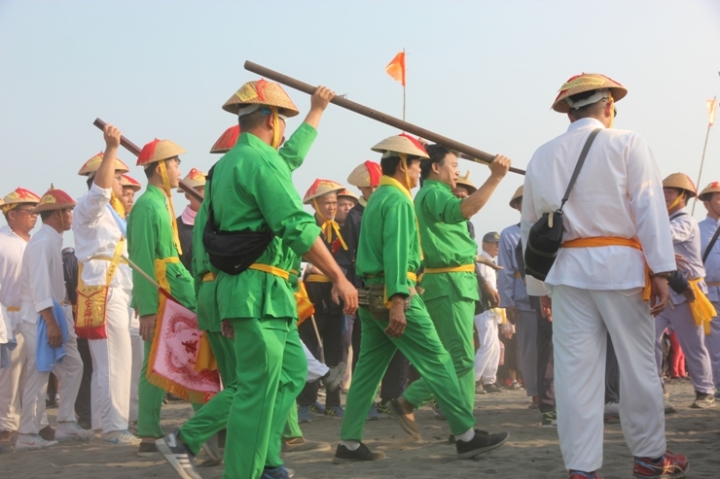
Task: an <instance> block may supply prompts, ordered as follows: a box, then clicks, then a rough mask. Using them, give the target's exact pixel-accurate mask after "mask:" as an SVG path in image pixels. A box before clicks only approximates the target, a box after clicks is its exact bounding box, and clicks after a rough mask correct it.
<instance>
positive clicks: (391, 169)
mask: <svg viewBox="0 0 720 479" xmlns="http://www.w3.org/2000/svg"><path fill="white" fill-rule="evenodd" d="M413 161H420V157H418V156H408V157H407V164H408V167H410V165H411V164H412V162H413ZM399 164H400V157H399V156H389V157H387V158H383V159H381V160H380V168H382V174H383V175H385V176H393V175H395V173H397V169H398V165H399Z"/></svg>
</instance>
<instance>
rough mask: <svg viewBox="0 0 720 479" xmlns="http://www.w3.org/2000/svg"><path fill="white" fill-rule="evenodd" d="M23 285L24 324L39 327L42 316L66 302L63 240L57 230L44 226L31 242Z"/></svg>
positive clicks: (22, 310) (22, 307)
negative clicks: (37, 325) (41, 314)
mask: <svg viewBox="0 0 720 479" xmlns="http://www.w3.org/2000/svg"><path fill="white" fill-rule="evenodd" d="M20 285H21V293H20V295H21V297H22V306H21V307H20V316H21V319H22V320H23V321H27V322H29V323H33V324H34V323H37V319H38V313H39V312H40V311H42V310H44V309H47V308H51V307H52V306H53V301H57V302H58V303H61V304H62V303H63V302H65V298H66V296H67V294H66V291H65V279H64V276H63V262H62V236H61V235H60V233H58V232H57V231H55V229H54V228H52V227H50V226H48V225H45V224H44V225H42V226H41V227H40V230H39V231H38V232H37V233H35V234H34V235H33V237H32V238H30V241H29V242H28V244H27V248H25V253H24V254H23V259H22V272H21V273H20Z"/></svg>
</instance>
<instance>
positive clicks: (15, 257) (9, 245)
mask: <svg viewBox="0 0 720 479" xmlns="http://www.w3.org/2000/svg"><path fill="white" fill-rule="evenodd" d="M26 246H27V241H25V240H24V239H22V238H21V237H20V236H18V235H17V234H15V232H14V231H13V230H11V229H10V227H9V226H7V225H5V226H3V227H0V284H2V286H3V287H2V289H0V303H1V304H2V305H3V306H4V307H5V308H19V307H20V305H21V303H22V299H21V297H20V271H21V267H22V257H23V252H24V251H25V247H26ZM18 318H19V315H18V313H17V312H8V313H7V317H6V319H7V320H9V321H8V322H9V324H10V327H11V330H12V331H16V330H17V326H18V322H19V319H18Z"/></svg>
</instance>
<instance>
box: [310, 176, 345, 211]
mask: <svg viewBox="0 0 720 479" xmlns="http://www.w3.org/2000/svg"><path fill="white" fill-rule="evenodd" d="M344 189H345V187H344V186H343V185H341V184H340V183H338V182H337V181H333V180H323V179H320V178H318V179H317V180H315V181H314V182H313V184H312V185H311V186H310V188H309V189H308V190H307V193H305V197H304V198H303V204H304V205H311V204H312V203H313V200H314V199H316V198H320V197H321V196H324V195H327V194H328V193H339V192H341V191H342V190H344Z"/></svg>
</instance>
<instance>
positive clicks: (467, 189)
mask: <svg viewBox="0 0 720 479" xmlns="http://www.w3.org/2000/svg"><path fill="white" fill-rule="evenodd" d="M476 191H477V187H476V186H475V184H474V183H473V182H472V181H470V171H467V172H466V173H465V175H459V176H458V178H457V181H456V184H455V188H453V190H452V192H453V195H455V196H456V197H457V198H460V199H461V200H462V199H464V198H467V197H468V196H470V195H472V194H473V193H475V192H476Z"/></svg>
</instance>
